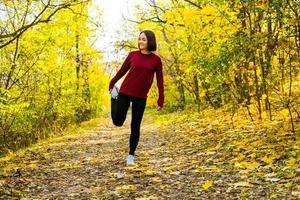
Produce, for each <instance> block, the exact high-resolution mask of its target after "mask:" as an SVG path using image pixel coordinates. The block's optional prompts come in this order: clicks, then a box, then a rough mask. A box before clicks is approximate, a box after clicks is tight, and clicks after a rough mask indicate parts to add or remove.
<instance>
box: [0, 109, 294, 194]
mask: <svg viewBox="0 0 300 200" xmlns="http://www.w3.org/2000/svg"><path fill="white" fill-rule="evenodd" d="M226 116H227V115H226V114H222V113H216V114H215V115H210V116H207V115H203V114H201V115H200V114H178V113H177V114H176V113H175V114H166V115H158V116H156V117H152V114H149V113H146V114H145V117H144V121H143V124H142V130H141V139H140V143H139V146H138V149H137V151H136V156H135V161H136V165H135V166H133V167H127V166H126V162H125V161H126V156H127V151H128V139H129V130H130V129H129V122H130V119H127V122H126V124H125V125H124V126H123V127H121V128H117V127H114V126H113V125H112V124H111V122H110V120H109V119H103V120H101V123H99V124H98V125H97V127H95V128H93V129H91V130H88V131H86V132H85V133H83V134H73V135H68V136H64V137H60V138H58V139H56V140H53V141H52V142H42V143H40V144H39V145H36V146H35V147H33V148H28V149H27V150H25V151H22V153H17V154H15V155H14V156H9V157H7V158H2V159H1V161H0V167H1V168H0V169H1V170H0V198H1V199H299V198H300V186H299V185H300V165H299V162H300V159H299V158H300V150H299V149H300V145H299V140H298V139H297V140H296V141H294V140H293V137H292V135H291V134H289V133H288V131H285V129H284V126H283V125H282V123H281V122H272V123H270V124H267V125H261V124H254V123H249V121H247V122H246V121H245V123H244V124H243V121H239V123H238V125H235V124H234V122H233V121H232V120H230V116H229V115H228V116H227V117H226ZM128 118H129V117H128ZM239 120H241V119H239Z"/></svg>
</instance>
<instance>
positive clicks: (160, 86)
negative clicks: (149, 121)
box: [156, 59, 164, 110]
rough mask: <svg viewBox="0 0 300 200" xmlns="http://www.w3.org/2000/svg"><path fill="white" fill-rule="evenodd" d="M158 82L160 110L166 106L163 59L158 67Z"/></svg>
mask: <svg viewBox="0 0 300 200" xmlns="http://www.w3.org/2000/svg"><path fill="white" fill-rule="evenodd" d="M156 81H157V87H158V100H157V105H158V106H159V107H160V108H162V107H163V105H164V77H163V71H162V63H161V59H159V61H158V64H157V66H156ZM159 110H160V109H159Z"/></svg>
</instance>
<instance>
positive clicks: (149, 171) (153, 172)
mask: <svg viewBox="0 0 300 200" xmlns="http://www.w3.org/2000/svg"><path fill="white" fill-rule="evenodd" d="M144 174H145V175H146V176H153V175H155V174H156V171H151V170H147V171H144Z"/></svg>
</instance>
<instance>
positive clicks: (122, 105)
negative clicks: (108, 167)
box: [111, 93, 146, 155]
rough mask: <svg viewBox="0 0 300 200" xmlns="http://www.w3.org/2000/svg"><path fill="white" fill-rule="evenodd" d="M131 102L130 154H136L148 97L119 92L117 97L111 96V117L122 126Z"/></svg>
mask: <svg viewBox="0 0 300 200" xmlns="http://www.w3.org/2000/svg"><path fill="white" fill-rule="evenodd" d="M130 102H132V118H131V134H130V142H129V144H130V150H129V154H131V155H134V152H135V149H136V147H137V145H138V142H139V139H140V126H141V122H142V118H143V114H144V110H145V107H146V98H139V97H133V96H128V95H126V94H123V93H119V94H118V98H117V99H113V98H111V117H112V121H113V123H114V125H116V126H122V125H123V123H124V121H125V119H126V115H127V111H128V108H129V106H130Z"/></svg>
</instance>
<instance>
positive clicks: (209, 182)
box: [202, 181, 214, 190]
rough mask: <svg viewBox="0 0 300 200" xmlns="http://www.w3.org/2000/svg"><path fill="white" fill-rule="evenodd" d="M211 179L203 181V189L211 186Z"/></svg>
mask: <svg viewBox="0 0 300 200" xmlns="http://www.w3.org/2000/svg"><path fill="white" fill-rule="evenodd" d="M213 183H214V182H213V181H205V183H204V184H203V185H202V187H203V189H205V190H209V189H210V188H211V186H212V185H213Z"/></svg>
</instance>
